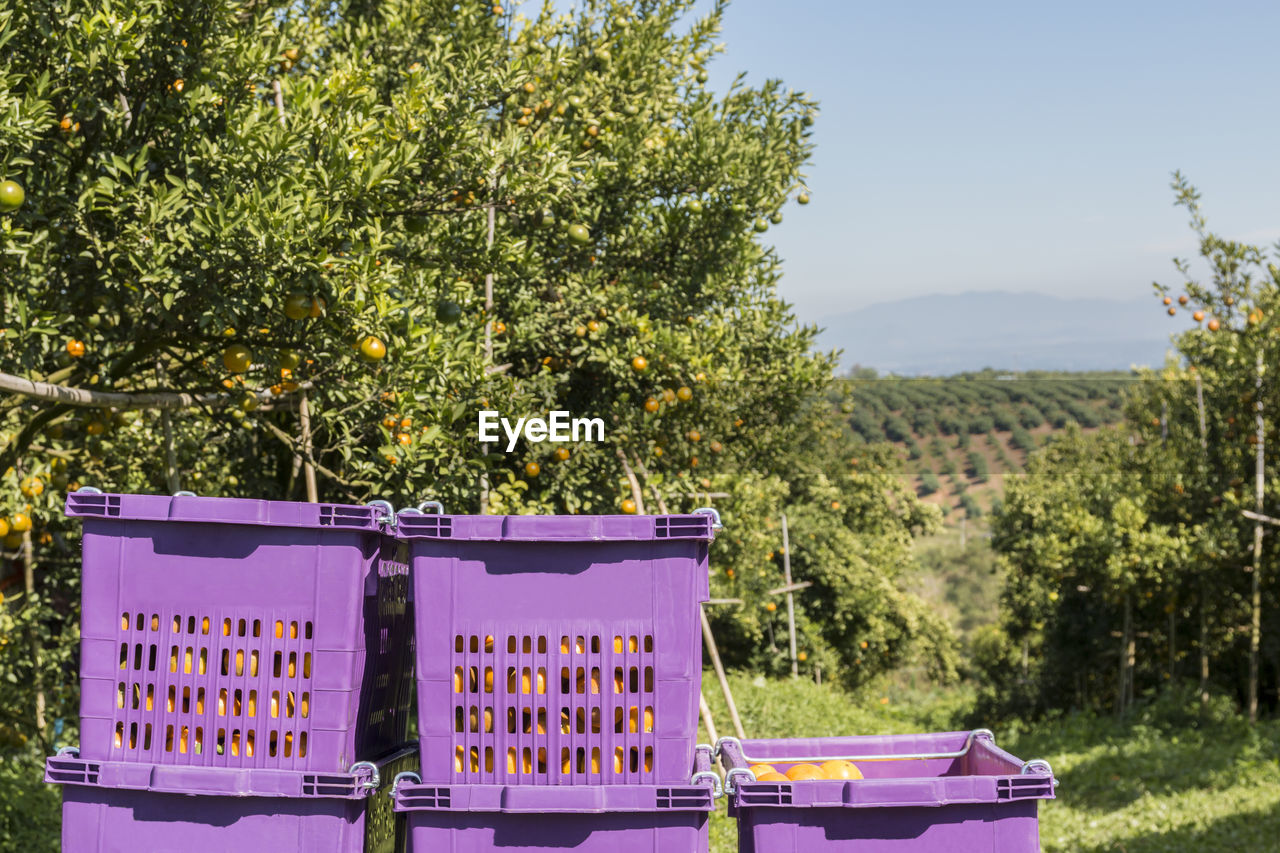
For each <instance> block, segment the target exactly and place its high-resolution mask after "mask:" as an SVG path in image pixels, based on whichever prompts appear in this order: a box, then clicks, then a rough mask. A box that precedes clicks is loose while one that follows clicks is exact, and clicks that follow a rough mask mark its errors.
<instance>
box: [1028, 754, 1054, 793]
mask: <svg viewBox="0 0 1280 853" xmlns="http://www.w3.org/2000/svg"><path fill="white" fill-rule="evenodd" d="M1018 773H1019V775H1021V776H1026V775H1027V774H1029V773H1048V774H1049V778H1050V779H1051V780H1052V781H1053V787H1055V788H1056V787H1058V777H1056V776H1054V775H1053V767H1051V766H1050V765H1049V762H1047V761H1045V760H1044V759H1043V758H1033V759H1031V760H1030V761H1027V762H1024V763H1023V765H1022V769H1021V770H1020V771H1018Z"/></svg>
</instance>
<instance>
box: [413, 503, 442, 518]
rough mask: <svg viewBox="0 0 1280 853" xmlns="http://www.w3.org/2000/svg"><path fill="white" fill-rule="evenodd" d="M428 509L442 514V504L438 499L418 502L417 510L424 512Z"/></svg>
mask: <svg viewBox="0 0 1280 853" xmlns="http://www.w3.org/2000/svg"><path fill="white" fill-rule="evenodd" d="M428 509H434V510H435V511H436V515H444V504H442V503H440V501H423V502H422V503H420V504H418V512H421V513H425V512H426V511H427V510H428Z"/></svg>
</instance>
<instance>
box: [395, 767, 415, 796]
mask: <svg viewBox="0 0 1280 853" xmlns="http://www.w3.org/2000/svg"><path fill="white" fill-rule="evenodd" d="M409 780H413V784H415V785H421V784H422V777H421V776H419V775H418V774H417V773H414V772H413V771H412V770H406V771H404V772H403V773H397V774H396V778H394V779H392V780H391V791H390V793H389V796H391V797H395V796H396V794H398V793H399V792H400V783H401V782H407V781H409Z"/></svg>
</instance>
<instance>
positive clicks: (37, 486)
mask: <svg viewBox="0 0 1280 853" xmlns="http://www.w3.org/2000/svg"><path fill="white" fill-rule="evenodd" d="M18 489H19V490H20V491H21V492H22V494H23V496H24V497H28V498H38V497H40V495H42V494H44V483H43V482H42V481H41V479H40V478H39V477H27V478H26V479H25V480H23V481H22V482H21V483H19V484H18Z"/></svg>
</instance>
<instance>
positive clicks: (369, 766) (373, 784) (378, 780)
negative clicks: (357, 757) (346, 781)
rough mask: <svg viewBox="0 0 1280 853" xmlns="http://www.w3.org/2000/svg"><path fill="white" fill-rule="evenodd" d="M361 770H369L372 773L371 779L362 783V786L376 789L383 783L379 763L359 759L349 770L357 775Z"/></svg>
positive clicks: (367, 789)
mask: <svg viewBox="0 0 1280 853" xmlns="http://www.w3.org/2000/svg"><path fill="white" fill-rule="evenodd" d="M360 770H368V771H369V773H370V774H371V775H370V778H369V781H367V782H362V783H360V787H361V788H364V789H365V790H366V791H375V790H377V789H378V788H379V787H381V785H382V774H380V773H379V772H378V765H376V764H374V763H373V762H372V761H357V762H356V763H355V764H352V765H351V767H350V768H348V770H347V772H348V773H350V774H351V775H352V776H355V775H356V774H357V772H358V771H360Z"/></svg>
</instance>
